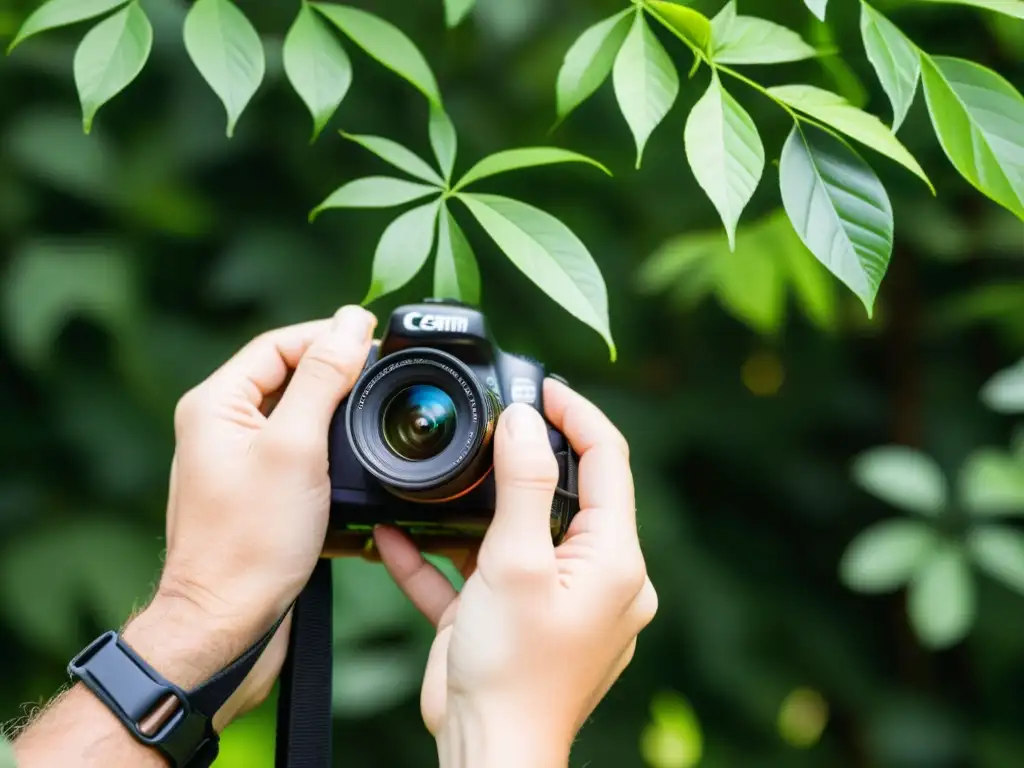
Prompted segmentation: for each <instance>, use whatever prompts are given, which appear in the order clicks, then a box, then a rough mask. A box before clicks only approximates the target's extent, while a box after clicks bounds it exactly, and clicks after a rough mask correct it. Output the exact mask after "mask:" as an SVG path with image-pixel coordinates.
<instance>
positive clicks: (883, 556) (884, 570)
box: [839, 520, 938, 592]
mask: <svg viewBox="0 0 1024 768" xmlns="http://www.w3.org/2000/svg"><path fill="white" fill-rule="evenodd" d="M937 542H938V537H937V536H936V534H935V532H934V531H933V530H932V529H931V528H930V527H928V525H926V524H925V523H922V522H920V521H918V520H883V521H882V522H880V523H875V524H874V525H872V526H871V527H869V528H866V529H865V530H863V531H861V532H860V533H859V534H858V535H857V537H856V538H855V539H854V540H853V541H852V542H850V544H849V546H847V548H846V551H845V552H844V553H843V557H842V559H841V560H840V562H839V577H840V579H842V582H843V583H844V584H845V585H846V586H847V587H849V588H850V589H853V590H855V591H857V592H890V591H892V590H895V589H898V588H900V587H902V586H903V585H904V584H906V583H907V582H908V581H909V580H910V578H911V577H912V576H913V575H914V572H915V571H916V570H917V568H918V566H919V565H920V564H921V562H922V561H923V560H924V558H925V557H927V556H928V555H929V554H930V553H931V551H932V550H933V549H934V548H935V545H936V543H937Z"/></svg>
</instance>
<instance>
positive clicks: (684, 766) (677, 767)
mask: <svg viewBox="0 0 1024 768" xmlns="http://www.w3.org/2000/svg"><path fill="white" fill-rule="evenodd" d="M640 751H641V753H642V754H643V758H644V762H645V763H646V764H647V765H648V766H650V767H651V768H694V766H696V765H697V764H698V763H700V759H701V756H702V754H703V752H704V737H703V735H702V734H701V730H700V723H699V722H698V720H697V715H696V713H695V712H694V711H693V707H691V706H690V704H689V703H688V702H687V701H686V700H685V699H684V698H683V697H682V696H680V695H678V694H676V693H671V692H665V693H659V694H658V695H657V696H655V697H654V700H653V701H652V702H651V722H650V723H648V724H647V727H646V728H644V732H643V734H642V736H641V739H640Z"/></svg>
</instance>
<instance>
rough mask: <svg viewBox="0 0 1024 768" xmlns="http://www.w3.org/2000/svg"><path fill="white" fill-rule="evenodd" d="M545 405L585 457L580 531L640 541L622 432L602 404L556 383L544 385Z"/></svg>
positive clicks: (582, 459)
mask: <svg viewBox="0 0 1024 768" xmlns="http://www.w3.org/2000/svg"><path fill="white" fill-rule="evenodd" d="M544 405H545V411H546V413H547V417H548V419H549V420H550V421H551V423H552V424H553V425H554V426H555V428H556V429H558V430H559V431H561V432H562V434H564V435H565V437H566V439H567V440H568V441H569V444H570V445H572V447H573V450H574V451H576V453H577V454H578V455H579V457H580V458H579V495H580V514H579V515H577V517H576V520H574V521H573V525H574V529H575V531H581V530H584V529H585V530H587V531H588V532H592V533H595V534H599V535H601V536H604V537H607V538H608V539H609V540H615V539H616V538H618V537H623V536H627V537H629V538H628V539H626V540H632V539H635V538H636V501H635V496H634V489H633V473H632V471H631V470H630V467H629V446H628V444H627V443H626V440H625V438H624V437H623V436H622V433H621V432H619V430H618V429H616V428H615V425H614V424H612V423H611V421H609V419H608V417H607V416H605V415H604V414H603V413H602V412H601V410H600V409H599V408H598V407H597V406H596V405H594V404H593V403H591V402H590V401H589V400H587V399H586V398H585V397H583V396H582V395H579V394H577V393H576V392H574V391H573V390H571V389H569V387H567V386H565V385H564V384H562V383H560V382H557V381H554V380H552V379H548V380H546V381H545V382H544ZM592 511H594V512H599V514H594V513H592ZM577 521H578V522H577Z"/></svg>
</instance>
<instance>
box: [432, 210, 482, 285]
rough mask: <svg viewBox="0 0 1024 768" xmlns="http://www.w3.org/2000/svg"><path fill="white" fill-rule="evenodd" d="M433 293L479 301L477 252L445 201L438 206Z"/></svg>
mask: <svg viewBox="0 0 1024 768" xmlns="http://www.w3.org/2000/svg"><path fill="white" fill-rule="evenodd" d="M434 296H436V297H438V298H441V299H456V300H458V301H463V302H465V303H467V304H473V305H477V304H479V303H480V267H479V266H478V265H477V263H476V255H475V254H474V253H473V249H472V247H470V245H469V241H468V240H467V239H466V236H465V235H464V234H463V233H462V229H460V228H459V224H458V222H457V221H455V217H454V216H452V214H451V212H450V211H449V210H448V206H447V205H442V206H441V214H440V218H439V220H438V234H437V258H436V260H435V262H434Z"/></svg>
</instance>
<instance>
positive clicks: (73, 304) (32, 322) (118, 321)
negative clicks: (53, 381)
mask: <svg viewBox="0 0 1024 768" xmlns="http://www.w3.org/2000/svg"><path fill="white" fill-rule="evenodd" d="M79 135H81V134H79ZM132 261H133V260H132V258H131V257H130V256H129V255H128V254H125V253H123V252H121V251H117V250H115V249H114V248H111V247H104V246H102V245H99V244H88V243H78V242H47V241H40V242H34V243H29V244H27V245H26V246H25V247H24V248H23V249H22V250H20V251H18V252H17V253H16V254H14V257H13V258H12V259H11V261H10V264H9V265H8V270H7V275H6V280H5V281H4V295H3V300H4V306H3V308H4V315H5V325H6V330H7V333H8V337H9V339H10V343H11V346H12V347H13V349H14V352H15V354H17V355H18V357H19V358H20V359H22V360H23V361H25V362H26V363H27V364H28V365H31V366H35V367H38V366H42V365H43V364H44V363H45V362H46V359H47V356H48V355H49V353H50V349H51V347H52V345H53V343H54V342H55V341H56V339H57V337H58V336H59V335H60V333H61V331H62V330H63V329H64V326H65V324H66V323H67V322H68V321H69V320H70V319H71V318H74V317H76V316H81V317H87V318H89V319H90V320H92V321H93V322H95V323H97V324H98V325H100V326H102V327H104V328H105V329H106V330H107V331H109V332H110V333H111V334H112V335H114V336H115V337H116V336H118V335H120V334H123V333H127V332H128V329H129V328H130V327H131V323H132V318H133V317H135V316H136V315H137V313H138V306H137V304H136V301H135V299H136V293H137V286H136V283H135V279H134V274H133V271H132V268H131V264H132Z"/></svg>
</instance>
